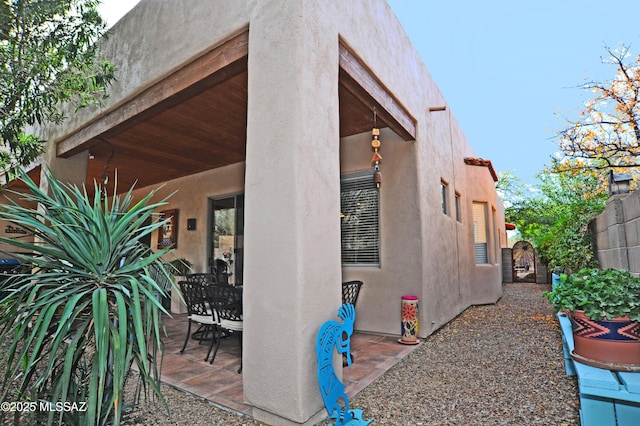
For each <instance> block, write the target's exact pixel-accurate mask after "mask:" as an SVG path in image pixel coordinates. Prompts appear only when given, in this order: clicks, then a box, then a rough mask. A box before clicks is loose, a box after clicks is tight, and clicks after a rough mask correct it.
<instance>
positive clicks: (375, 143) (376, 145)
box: [371, 107, 382, 189]
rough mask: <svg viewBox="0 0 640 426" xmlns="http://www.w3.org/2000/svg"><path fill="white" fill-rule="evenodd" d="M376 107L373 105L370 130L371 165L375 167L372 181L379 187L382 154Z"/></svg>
mask: <svg viewBox="0 0 640 426" xmlns="http://www.w3.org/2000/svg"><path fill="white" fill-rule="evenodd" d="M376 119H377V116H376V108H375V107H373V129H372V130H371V136H372V138H373V139H372V141H371V149H373V157H372V158H371V165H372V166H373V167H374V168H375V171H374V172H373V182H374V183H375V184H376V188H378V189H380V184H381V183H382V173H381V172H380V162H381V161H382V155H380V152H379V151H380V129H378V128H377V127H376V124H377V123H376Z"/></svg>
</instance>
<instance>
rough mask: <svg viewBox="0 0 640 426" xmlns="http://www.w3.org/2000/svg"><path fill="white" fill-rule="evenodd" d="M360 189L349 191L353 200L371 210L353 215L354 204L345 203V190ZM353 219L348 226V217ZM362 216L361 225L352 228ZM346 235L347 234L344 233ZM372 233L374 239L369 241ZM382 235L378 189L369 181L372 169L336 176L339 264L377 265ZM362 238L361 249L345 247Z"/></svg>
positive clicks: (360, 240) (378, 264) (379, 261)
mask: <svg viewBox="0 0 640 426" xmlns="http://www.w3.org/2000/svg"><path fill="white" fill-rule="evenodd" d="M348 191H350V192H352V193H353V192H361V193H360V194H353V196H354V197H358V198H356V199H355V203H356V204H357V203H358V202H360V203H362V202H363V201H364V203H365V204H371V205H372V210H371V211H365V212H364V217H363V215H362V214H361V215H360V217H358V216H356V215H355V213H357V211H356V210H355V208H356V206H354V205H353V204H354V203H351V205H348V206H347V205H345V201H347V200H348V198H347V197H348V196H347V192H348ZM358 200H360V201H358ZM351 218H353V219H354V220H355V221H356V222H354V226H352V227H351V228H349V227H348V225H349V224H348V222H347V221H348V220H350V219H351ZM359 219H363V221H364V225H363V226H361V227H357V228H355V225H357V224H358V223H360V221H359ZM345 234H347V235H345ZM372 235H373V239H374V241H373V242H371V241H370V240H371V236H372ZM381 240H382V238H381V232H380V192H379V191H378V188H377V187H376V184H375V182H374V180H373V171H366V172H358V173H349V174H344V175H342V176H340V259H341V263H342V266H343V267H360V266H365V267H380V266H381V246H382V241H381ZM362 241H365V243H364V244H363V248H362V249H358V248H349V247H348V245H349V243H350V242H353V243H355V244H356V245H357V244H358V243H359V242H362Z"/></svg>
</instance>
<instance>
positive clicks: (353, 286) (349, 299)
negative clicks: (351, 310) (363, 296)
mask: <svg viewBox="0 0 640 426" xmlns="http://www.w3.org/2000/svg"><path fill="white" fill-rule="evenodd" d="M363 285H364V283H363V282H362V281H357V280H355V281H347V282H344V283H342V303H351V304H352V305H353V306H355V305H356V301H357V300H358V295H359V294H360V288H362V286H363Z"/></svg>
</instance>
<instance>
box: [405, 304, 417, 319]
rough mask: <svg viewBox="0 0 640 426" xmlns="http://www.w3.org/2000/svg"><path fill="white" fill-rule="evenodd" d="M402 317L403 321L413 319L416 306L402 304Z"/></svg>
mask: <svg viewBox="0 0 640 426" xmlns="http://www.w3.org/2000/svg"><path fill="white" fill-rule="evenodd" d="M402 319H404V320H405V321H415V319H416V307H415V306H414V305H404V306H403V307H402Z"/></svg>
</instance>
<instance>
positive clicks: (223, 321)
mask: <svg viewBox="0 0 640 426" xmlns="http://www.w3.org/2000/svg"><path fill="white" fill-rule="evenodd" d="M207 292H208V299H209V302H210V304H211V309H212V310H214V311H215V312H216V314H217V317H218V320H219V325H218V327H217V329H216V337H215V341H216V348H215V349H214V351H213V355H212V357H211V360H210V361H209V362H210V363H211V364H213V361H214V360H215V359H216V355H217V353H218V349H219V347H220V339H221V338H222V333H223V332H225V331H226V332H228V333H231V334H237V335H238V337H239V340H240V368H239V369H238V373H241V372H242V329H243V322H242V289H241V288H238V287H232V286H228V285H216V286H209V287H207Z"/></svg>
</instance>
